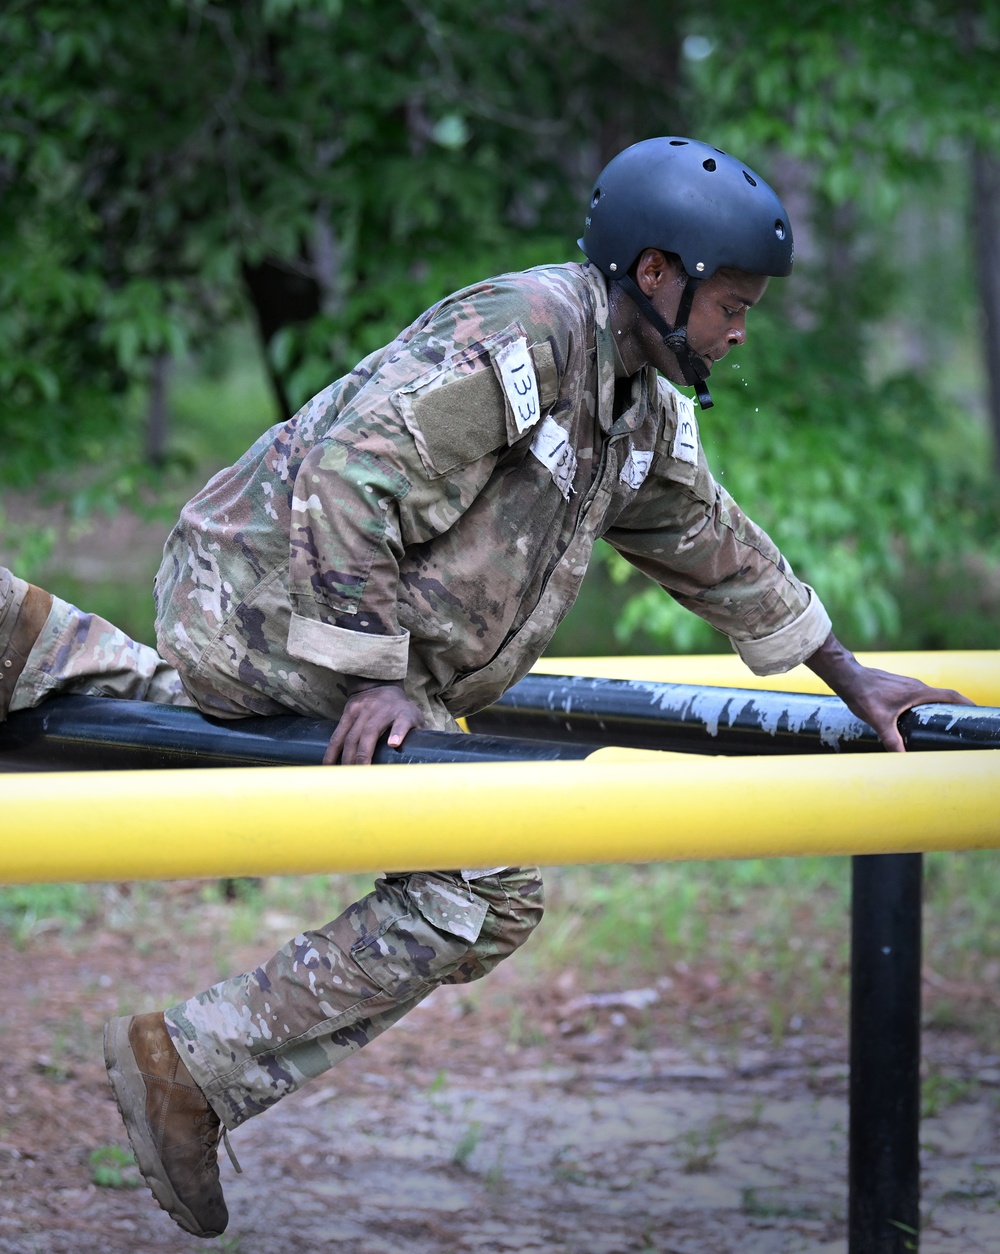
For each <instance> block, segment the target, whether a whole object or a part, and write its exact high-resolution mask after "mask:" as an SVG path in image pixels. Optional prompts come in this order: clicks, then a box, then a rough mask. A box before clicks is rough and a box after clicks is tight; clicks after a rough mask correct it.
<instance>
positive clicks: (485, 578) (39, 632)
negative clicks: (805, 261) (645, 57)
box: [0, 138, 965, 1237]
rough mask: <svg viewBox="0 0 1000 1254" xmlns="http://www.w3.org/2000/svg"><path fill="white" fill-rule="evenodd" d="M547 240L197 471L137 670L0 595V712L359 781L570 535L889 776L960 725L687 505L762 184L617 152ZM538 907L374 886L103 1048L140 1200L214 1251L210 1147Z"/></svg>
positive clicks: (560, 571) (493, 884)
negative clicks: (100, 704)
mask: <svg viewBox="0 0 1000 1254" xmlns="http://www.w3.org/2000/svg"><path fill="white" fill-rule="evenodd" d="M580 244H581V247H582V249H583V252H584V253H585V254H586V257H587V259H588V260H587V262H586V263H583V264H575V263H573V264H566V265H552V266H542V267H538V268H536V269H533V270H529V271H526V272H524V273H518V274H506V275H502V276H500V277H499V278H494V279H490V280H488V281H486V282H484V283H480V284H478V285H476V286H474V287H470V288H467V289H465V290H464V291H461V292H458V293H456V294H455V295H453V296H450V297H448V298H447V299H445V300H443V301H441V302H440V303H439V304H437V305H435V306H434V307H433V308H431V309H429V310H428V311H427V312H426V313H424V314H422V315H421V316H420V317H419V318H418V319H417V320H416V322H414V323H413V324H412V325H411V326H409V327H407V328H406V330H404V331H403V332H402V333H401V334H400V335H399V336H398V337H397V338H396V339H395V340H393V341H392V343H390V344H389V345H387V346H386V347H385V348H383V349H380V350H378V351H377V352H374V353H372V354H371V355H370V356H368V357H366V358H365V359H364V360H363V361H362V362H360V363H359V364H358V365H357V366H356V367H355V369H354V370H352V371H351V373H350V374H348V375H346V376H344V377H343V378H342V379H339V380H337V382H335V383H333V384H331V386H330V387H328V388H327V389H326V390H325V391H323V392H321V393H320V394H319V395H318V396H316V397H314V398H313V400H311V401H310V402H309V403H308V404H307V405H306V406H305V407H304V408H303V409H302V410H301V411H300V412H299V413H298V414H297V415H296V416H295V417H294V418H292V419H291V421H289V422H287V423H284V424H281V425H279V426H277V427H274V428H272V429H271V430H270V431H268V432H266V433H265V434H264V435H263V436H262V437H261V438H260V440H258V441H257V443H256V444H255V445H254V446H253V447H252V448H251V449H250V450H249V451H248V452H247V453H246V454H245V455H244V456H243V457H242V458H241V459H240V460H239V461H238V462H237V463H236V464H235V465H234V466H232V467H230V468H228V469H226V470H223V471H222V472H220V473H219V474H218V475H216V476H215V478H213V479H212V480H211V482H210V483H209V484H208V485H207V486H206V487H205V489H204V490H203V491H202V492H200V493H199V494H198V495H197V496H196V497H195V498H194V499H193V500H192V501H191V502H189V503H188V505H186V506H185V508H184V510H183V511H182V514H181V518H180V521H179V522H178V524H177V526H176V527H175V528H174V530H173V531H172V533H171V535H170V537H169V539H168V540H167V544H166V548H165V551H164V559H163V564H162V566H161V568H160V571H159V574H158V576H157V580H156V589H155V595H156V605H157V641H158V650H159V651H158V653H157V652H154V651H153V650H152V649H148V648H145V647H144V646H139V645H135V644H134V643H133V642H131V641H129V640H128V639H127V638H126V637H124V636H123V635H122V634H121V633H120V632H117V630H116V629H115V628H114V627H112V626H111V625H110V624H108V623H106V622H104V621H103V620H99V619H96V618H95V617H93V616H89V615H83V614H81V613H80V611H78V610H76V609H75V608H74V607H72V606H68V605H67V604H66V603H65V602H60V601H58V600H55V601H53V600H52V599H51V598H49V597H48V594H47V593H43V592H41V591H40V590H39V589H35V588H31V587H29V586H28V585H25V584H24V583H23V582H22V581H20V580H15V579H13V577H11V576H9V574H7V575H6V583H5V584H0V596H2V597H3V600H0V655H2V656H3V667H0V672H3V670H4V668H6V673H5V675H4V677H3V678H2V679H0V692H6V693H7V696H6V701H7V702H8V703H9V705H10V708H11V709H18V708H22V707H25V706H29V705H32V704H36V703H37V702H38V701H40V700H42V699H43V698H44V697H45V696H46V695H47V694H48V693H49V692H53V691H63V692H66V691H75V692H88V693H106V694H109V695H116V696H129V697H135V698H138V699H145V700H159V701H173V702H177V703H185V704H194V705H196V706H197V707H198V708H199V709H201V710H203V711H204V712H205V713H207V714H212V715H215V716H217V717H223V718H239V717H241V716H246V715H249V714H278V713H288V712H289V711H292V712H296V713H300V714H304V715H312V716H321V717H326V718H332V719H337V720H338V724H337V729H336V731H335V733H334V735H333V737H332V739H331V741H330V745H329V748H328V750H327V753H326V757H325V759H324V760H325V761H326V762H329V763H334V762H337V761H340V762H343V763H368V762H370V761H371V758H372V754H373V751H374V748H375V744H376V742H377V740H378V738H379V737H380V736H382V735H384V734H385V733H386V732H388V734H389V744H390V745H395V746H398V745H399V744H401V743H402V741H403V739H404V737H405V736H406V734H407V733H408V732H409V731H410V730H411V729H412V728H414V727H420V726H432V727H436V728H439V729H449V728H451V729H454V728H455V726H456V724H455V719H456V717H459V716H461V715H463V714H468V713H471V712H472V711H474V710H477V709H481V708H483V707H484V706H486V705H488V704H489V703H490V702H492V701H493V700H494V699H495V698H496V697H498V696H499V695H500V694H501V693H502V692H503V691H504V690H505V689H507V688H508V687H509V686H510V685H511V684H513V683H515V682H516V681H517V680H518V679H519V678H521V676H522V675H524V674H525V672H526V671H527V670H528V669H529V667H530V666H531V665H532V663H533V662H534V661H535V660H536V659H537V658H538V657H539V656H540V655H541V654H542V652H543V650H544V649H545V646H546V645H547V643H548V642H549V640H550V639H551V638H552V635H553V632H554V631H555V628H556V626H557V625H558V623H559V621H560V620H561V619H562V617H563V616H564V615H565V613H566V612H567V610H568V609H569V608H570V606H571V604H572V603H573V600H574V598H575V597H576V594H577V592H578V590H579V586H580V583H581V581H582V579H583V576H584V573H585V571H586V568H587V563H588V560H589V558H590V554H591V550H592V548H593V545H594V543H595V541H596V540H597V539H598V538H599V537H602V536H603V538H604V539H606V540H607V541H608V542H609V543H610V544H611V545H613V546H614V547H615V548H616V549H617V550H618V551H619V552H620V553H622V554H624V555H625V556H626V557H627V558H629V560H630V561H632V562H633V563H634V564H635V565H636V566H637V567H639V569H641V570H643V571H645V572H646V574H648V575H649V576H650V577H651V578H653V579H654V580H656V581H657V582H658V583H659V584H661V585H662V586H663V587H664V588H666V589H667V591H668V592H670V593H671V594H672V595H673V596H675V597H676V598H677V599H678V600H679V601H680V602H681V603H682V604H684V605H686V606H688V607H689V608H691V609H692V610H694V611H695V612H696V613H698V614H700V615H701V616H702V617H704V618H706V619H707V620H708V621H709V622H711V623H712V624H713V625H714V626H716V627H718V628H719V629H720V630H722V631H723V632H725V633H726V634H727V635H728V636H729V638H730V639H731V641H732V642H733V645H734V647H735V648H736V650H737V652H738V653H739V654H740V656H741V657H742V658H743V660H744V661H745V662H746V663H747V665H748V666H749V667H750V669H751V670H753V671H754V672H755V673H757V674H764V675H766V674H773V673H778V672H781V671H786V670H788V669H790V668H791V667H793V666H795V665H797V664H798V663H801V662H805V663H806V665H808V666H810V667H811V668H812V669H813V670H814V671H815V672H816V673H817V674H818V675H819V676H820V677H821V678H822V679H824V680H825V681H826V682H827V683H828V684H829V685H830V687H831V688H832V689H833V690H834V691H835V692H837V693H838V694H839V695H840V696H841V697H842V698H843V699H844V701H845V702H846V703H847V704H848V706H849V707H850V708H851V709H852V711H853V712H854V713H855V714H857V715H858V716H859V717H861V718H863V719H864V720H865V721H867V722H868V723H870V724H871V725H872V726H873V727H874V728H875V729H876V731H877V732H878V733H879V735H880V737H881V738H882V741H883V743H884V745H885V746H886V748H888V749H890V750H897V751H898V750H901V749H902V748H903V745H902V740H901V738H900V735H899V732H898V730H897V728H896V719H897V717H898V716H899V714H901V713H902V712H903V711H904V710H906V709H908V708H910V707H912V706H914V705H918V704H921V703H926V702H934V701H946V702H962V701H964V700H965V699H964V698H962V697H960V696H959V695H958V694H957V693H954V692H951V691H944V690H940V689H934V688H928V687H927V686H926V685H924V684H922V683H920V681H918V680H914V679H907V678H904V677H900V676H895V675H890V674H887V673H885V672H882V671H875V670H870V669H866V668H864V667H862V666H861V665H860V664H859V663H858V662H857V661H856V659H854V657H853V656H852V655H851V654H850V653H849V652H848V651H847V650H846V649H844V648H843V646H841V645H840V643H839V642H838V641H837V639H836V637H835V636H834V635H833V634H832V632H831V629H830V620H829V617H828V616H827V614H826V611H825V610H824V608H823V605H822V603H821V602H820V600H819V598H818V597H817V596H816V594H815V592H813V591H812V589H810V588H809V587H808V586H806V585H805V584H803V583H802V582H801V581H800V580H799V579H798V578H797V577H796V576H795V574H794V573H793V572H792V570H791V568H790V566H789V565H788V563H787V562H786V561H785V559H784V558H783V557H782V556H781V554H780V552H779V551H778V549H777V548H776V546H775V545H774V544H773V542H772V541H771V540H770V539H769V538H768V536H767V535H765V534H764V533H763V532H762V531H761V530H760V528H758V527H756V526H755V525H754V524H753V523H752V522H751V521H750V520H749V519H748V518H747V517H746V516H745V515H744V514H743V513H742V511H741V510H740V509H739V507H738V506H737V505H736V503H735V502H734V501H733V500H732V498H731V497H730V496H729V495H728V494H727V493H726V492H725V491H724V489H722V488H721V487H720V486H719V485H718V484H716V482H715V481H714V479H713V478H712V476H711V474H710V472H709V469H708V467H707V465H706V463H705V459H704V455H703V453H702V450H701V446H700V443H699V439H698V429H697V421H696V418H695V411H694V406H693V404H692V402H691V401H689V400H688V399H687V398H686V397H685V396H684V395H682V394H681V393H680V392H678V391H677V390H676V388H675V387H674V386H673V385H674V384H682V385H683V384H686V385H690V386H693V387H694V388H695V389H696V392H697V395H698V399H699V401H700V403H701V404H702V405H703V406H704V405H708V404H711V398H710V396H709V393H708V389H707V382H706V381H707V379H708V376H709V374H710V372H711V369H712V366H713V365H714V363H715V362H716V361H718V360H720V359H721V358H723V357H724V356H725V355H726V354H727V353H728V352H729V350H730V349H731V348H734V347H737V346H739V345H740V344H742V343H743V342H744V340H745V338H746V316H747V312H748V311H749V310H750V309H752V308H753V306H754V305H755V304H756V303H757V302H758V301H759V300H760V299H761V297H762V296H763V295H764V292H765V290H766V288H767V285H768V280H769V277H770V276H784V275H787V274H789V273H790V271H791V267H792V232H791V228H790V225H789V223H788V218H787V215H786V213H785V210H784V208H783V207H782V205H781V202H780V201H779V200H778V198H777V196H776V195H775V193H774V192H773V191H772V190H771V188H770V187H768V185H767V184H766V183H765V182H764V180H763V179H761V178H760V177H759V176H758V175H756V174H755V173H754V172H753V171H751V170H750V169H748V168H747V167H746V166H744V165H743V164H742V163H741V162H739V161H737V160H735V159H734V158H733V157H731V156H729V155H727V154H725V153H723V152H721V151H719V150H718V149H715V148H711V147H709V146H707V145H705V144H701V143H697V142H696V141H693V140H688V139H682V138H660V139H652V140H647V141H645V142H643V143H640V144H636V145H634V146H633V147H632V148H629V149H627V150H626V151H625V152H623V153H621V154H620V155H619V156H618V157H616V158H615V159H614V160H613V161H612V162H611V163H610V164H609V165H608V166H607V167H606V169H605V170H604V171H603V172H602V173H601V175H600V177H599V178H598V180H597V183H596V184H595V185H594V189H593V193H592V196H591V202H590V209H589V214H588V217H587V220H586V228H585V231H584V235H583V238H582V240H581V241H580ZM12 680H15V681H16V688H15V687H14V685H13V684H12V682H11V681H12ZM12 689H13V691H11V690H12ZM3 700H4V698H3V697H0V702H2V701H3ZM4 712H5V711H4V709H3V707H2V706H0V714H2V713H4ZM541 913H542V888H541V882H540V879H539V877H538V873H537V870H536V869H535V868H509V867H491V868H471V869H465V870H461V871H448V872H445V871H442V872H437V873H433V874H426V873H420V874H409V875H392V876H388V877H387V878H385V879H384V880H382V881H380V882H379V883H378V885H377V887H376V889H375V891H374V892H373V893H371V894H370V895H369V896H367V897H365V898H364V899H363V900H362V901H360V902H358V903H356V904H355V905H353V906H351V907H350V908H349V909H348V910H347V911H346V912H345V913H344V914H342V915H341V916H340V917H339V918H337V919H335V920H334V921H333V922H332V923H330V924H328V925H326V926H325V927H323V928H320V929H318V930H315V931H309V932H305V933H303V934H301V935H299V936H297V937H296V938H295V939H294V940H292V941H291V942H290V943H289V944H288V945H287V946H285V948H283V949H282V950H280V951H279V952H278V953H277V954H275V955H274V956H273V957H272V958H270V959H269V960H268V961H267V962H265V963H264V964H263V965H262V966H260V967H258V968H257V969H256V970H254V971H251V972H248V973H246V974H243V975H240V976H237V977H236V978H234V979H231V980H227V981H224V982H222V983H220V984H217V985H215V986H214V987H213V988H211V989H208V990H206V991H205V992H202V993H200V994H198V995H197V996H195V997H192V998H191V999H189V1000H188V1001H186V1002H184V1003H182V1004H180V1005H178V1006H174V1007H172V1008H171V1009H169V1010H167V1011H166V1012H165V1013H164V1014H160V1013H155V1014H147V1015H139V1016H129V1017H124V1018H120V1019H115V1020H113V1021H112V1022H111V1023H110V1024H109V1025H108V1027H107V1031H106V1036H105V1055H106V1061H107V1066H108V1072H109V1076H110V1079H111V1083H112V1087H113V1089H114V1092H115V1096H116V1098H117V1100H118V1104H119V1108H120V1110H121V1113H122V1117H123V1119H124V1121H125V1125H126V1128H127V1129H128V1134H129V1138H130V1140H131V1143H132V1147H133V1149H134V1150H135V1153H136V1157H137V1159H138V1162H139V1166H140V1169H141V1170H142V1173H143V1175H144V1177H145V1179H146V1181H147V1183H148V1184H149V1186H150V1188H151V1189H152V1191H153V1193H154V1195H155V1196H156V1198H157V1200H158V1201H159V1203H160V1205H161V1206H162V1207H163V1208H164V1209H165V1210H166V1211H167V1212H168V1213H169V1214H170V1215H171V1216H172V1217H173V1218H174V1219H175V1220H176V1221H177V1223H179V1224H180V1225H181V1227H183V1228H185V1229H186V1230H187V1231H188V1232H192V1233H194V1234H196V1235H198V1236H203V1237H211V1236H216V1235H218V1234H219V1233H221V1232H222V1231H223V1230H224V1228H225V1226H226V1223H227V1218H228V1215H227V1210H226V1205H225V1201H224V1198H223V1194H222V1188H221V1185H220V1183H219V1173H218V1163H217V1147H218V1142H219V1139H220V1137H222V1136H224V1131H225V1129H229V1128H234V1127H237V1126H238V1125H239V1124H240V1123H242V1122H243V1121H244V1120H246V1119H248V1118H249V1117H251V1116H252V1115H255V1114H258V1113H260V1112H261V1111H263V1110H264V1109H266V1108H267V1107H268V1106H270V1105H272V1104H273V1103H274V1102H276V1101H278V1100H279V1098H281V1097H282V1096H284V1095H285V1094H287V1093H290V1092H292V1091H294V1090H295V1089H296V1088H298V1087H299V1086H300V1085H301V1084H302V1083H304V1082H305V1081H306V1080H308V1079H309V1078H311V1077H312V1076H315V1075H317V1074H319V1073H320V1072H322V1071H324V1070H325V1069H327V1068H328V1067H330V1066H331V1065H333V1064H334V1063H336V1062H338V1061H339V1060H340V1059H341V1058H343V1057H345V1056H346V1055H347V1054H349V1053H351V1052H353V1051H354V1050H356V1049H359V1048H361V1047H362V1046H363V1045H365V1044H366V1043H367V1042H368V1041H370V1040H372V1039H373V1038H374V1037H375V1036H376V1035H378V1033H380V1032H382V1031H383V1030H384V1029H385V1028H387V1027H389V1026H390V1025H391V1024H392V1023H394V1022H395V1021H396V1020H397V1019H398V1018H400V1016H402V1015H403V1014H405V1013H406V1012H407V1011H408V1010H409V1009H411V1008H412V1007H413V1006H414V1005H415V1004H416V1003H417V1002H418V1001H420V1000H421V999H422V998H423V997H425V996H426V995H427V994H428V993H429V992H430V991H431V990H432V989H433V988H435V987H436V986H437V985H439V984H441V983H445V982H463V981H467V980H472V979H476V978H478V977H479V976H482V975H484V974H485V973H486V972H487V971H488V970H490V969H491V968H492V967H493V966H494V965H496V963H497V962H499V961H500V960H501V959H502V958H504V957H505V956H506V955H507V954H509V953H511V952H512V951H513V950H514V949H516V948H517V947H518V946H519V945H520V944H522V943H523V941H524V940H525V939H526V938H527V936H528V934H529V933H530V932H531V930H532V928H533V927H534V926H535V925H536V924H537V922H538V920H539V919H540V917H541Z"/></svg>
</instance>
